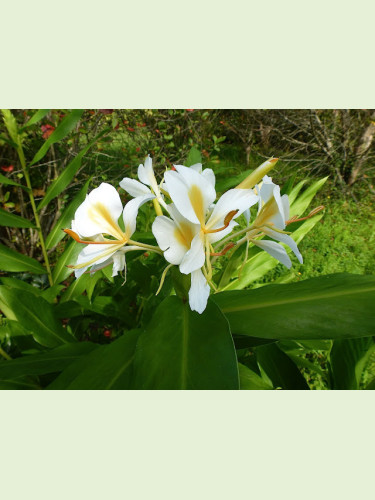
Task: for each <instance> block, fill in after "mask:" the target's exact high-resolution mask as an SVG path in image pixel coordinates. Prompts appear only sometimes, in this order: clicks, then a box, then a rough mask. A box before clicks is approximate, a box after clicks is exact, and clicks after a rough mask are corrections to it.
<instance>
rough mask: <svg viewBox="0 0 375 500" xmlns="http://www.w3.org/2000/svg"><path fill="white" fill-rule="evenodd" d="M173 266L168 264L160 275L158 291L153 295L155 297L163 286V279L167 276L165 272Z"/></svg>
mask: <svg viewBox="0 0 375 500" xmlns="http://www.w3.org/2000/svg"><path fill="white" fill-rule="evenodd" d="M172 266H174V264H169V265H168V266H167V267H166V268H165V269H164V271H163V274H162V275H161V280H160V285H159V288H158V291H157V292H156V293H155V295H158V294H159V292H160V290H161V289H162V288H163V285H164V280H165V277H166V276H167V272H168V271H169V269H170V268H171V267H172Z"/></svg>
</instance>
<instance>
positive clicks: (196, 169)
mask: <svg viewBox="0 0 375 500" xmlns="http://www.w3.org/2000/svg"><path fill="white" fill-rule="evenodd" d="M190 168H192V169H193V170H195V171H196V172H198V174H201V173H202V163H196V164H195V165H191V166H190Z"/></svg>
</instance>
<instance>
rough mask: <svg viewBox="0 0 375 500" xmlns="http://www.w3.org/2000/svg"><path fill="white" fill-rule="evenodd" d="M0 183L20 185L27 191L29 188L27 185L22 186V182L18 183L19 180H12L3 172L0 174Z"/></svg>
mask: <svg viewBox="0 0 375 500" xmlns="http://www.w3.org/2000/svg"><path fill="white" fill-rule="evenodd" d="M0 183H1V184H9V185H10V186H17V187H20V188H22V189H25V190H26V191H27V190H28V188H27V187H26V186H22V184H18V183H17V182H14V181H12V180H11V179H9V177H5V175H2V174H0Z"/></svg>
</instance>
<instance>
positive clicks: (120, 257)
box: [112, 252, 125, 277]
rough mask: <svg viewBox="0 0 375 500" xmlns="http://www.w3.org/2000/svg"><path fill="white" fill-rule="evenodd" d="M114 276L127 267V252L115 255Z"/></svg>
mask: <svg viewBox="0 0 375 500" xmlns="http://www.w3.org/2000/svg"><path fill="white" fill-rule="evenodd" d="M112 258H113V268H112V277H114V276H117V275H118V273H119V272H120V271H123V270H124V269H125V254H124V253H123V252H117V253H115V254H114V255H113V257H112Z"/></svg>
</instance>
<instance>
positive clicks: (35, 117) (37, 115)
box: [20, 109, 51, 132]
mask: <svg viewBox="0 0 375 500" xmlns="http://www.w3.org/2000/svg"><path fill="white" fill-rule="evenodd" d="M50 111H51V110H50V109H38V111H36V112H35V113H34V114H33V116H32V117H31V118H30V120H28V121H27V122H26V124H25V125H24V126H23V127H22V128H21V129H20V131H21V132H22V131H23V130H24V129H25V128H27V127H31V125H35V123H38V122H39V121H40V120H42V119H43V118H44V117H45V116H46V115H48V113H49V112H50Z"/></svg>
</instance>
